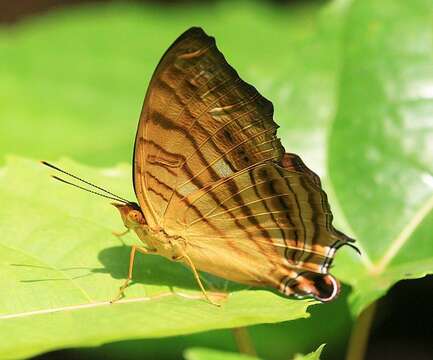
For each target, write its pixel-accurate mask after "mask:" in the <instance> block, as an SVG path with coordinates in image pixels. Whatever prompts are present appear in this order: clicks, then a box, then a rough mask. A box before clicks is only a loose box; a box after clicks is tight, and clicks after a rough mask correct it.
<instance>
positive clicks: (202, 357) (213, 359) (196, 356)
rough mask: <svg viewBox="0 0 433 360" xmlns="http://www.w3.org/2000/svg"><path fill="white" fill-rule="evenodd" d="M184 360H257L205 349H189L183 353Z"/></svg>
mask: <svg viewBox="0 0 433 360" xmlns="http://www.w3.org/2000/svg"><path fill="white" fill-rule="evenodd" d="M184 358H185V360H259V358H257V357H254V356H249V355H245V354H239V353H233V352H228V351H220V350H213V349H207V348H191V349H187V350H185V352H184Z"/></svg>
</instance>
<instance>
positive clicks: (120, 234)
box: [112, 228, 130, 238]
mask: <svg viewBox="0 0 433 360" xmlns="http://www.w3.org/2000/svg"><path fill="white" fill-rule="evenodd" d="M129 231H130V229H129V228H128V229H126V230H125V231H122V232H118V231H112V233H113V235H114V236H117V237H118V238H121V237H122V236H125V235H126V234H127V233H129Z"/></svg>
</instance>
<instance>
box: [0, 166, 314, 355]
mask: <svg viewBox="0 0 433 360" xmlns="http://www.w3.org/2000/svg"><path fill="white" fill-rule="evenodd" d="M58 165H59V166H62V167H64V168H66V169H68V170H70V171H72V172H74V173H77V174H80V176H82V177H84V178H86V179H88V180H90V181H91V182H94V183H96V184H100V185H102V186H104V187H107V188H109V189H110V190H112V191H113V192H115V193H119V194H122V195H126V196H127V197H131V196H132V194H131V193H127V194H125V189H130V188H131V179H130V175H131V172H130V167H129V166H118V167H116V168H109V169H103V170H93V169H91V168H87V167H84V166H79V165H78V164H76V163H74V162H71V161H66V160H65V161H60V162H58ZM50 173H52V171H50V169H47V168H45V167H44V166H43V165H42V164H40V163H37V162H34V161H29V160H23V159H19V158H13V159H10V160H9V161H8V164H7V166H6V167H5V168H4V169H3V170H2V172H1V176H0V202H1V204H6V206H2V207H1V208H0V229H1V234H2V236H1V239H0V274H1V277H0V287H1V288H2V289H7V290H6V291H5V292H4V293H3V294H4V296H2V297H1V298H0V333H2V334H8V336H4V337H1V338H0V358H7V357H14V358H16V357H26V356H30V355H33V354H36V353H39V352H43V351H47V350H50V349H55V348H61V347H73V346H95V345H99V344H102V343H105V342H108V341H115V340H122V339H133V338H143V337H147V338H155V337H163V336H173V335H180V334H188V333H194V332H199V331H206V330H212V329H223V328H231V327H238V326H248V325H252V324H258V323H273V322H280V321H286V320H292V319H297V318H302V317H307V316H308V314H307V313H306V309H307V307H308V306H309V305H310V304H312V303H314V302H312V301H311V300H310V301H309V300H303V301H297V300H289V299H287V298H284V297H282V296H279V295H277V294H274V293H272V292H271V291H266V290H256V289H250V290H248V289H245V288H244V287H240V286H232V285H230V284H228V285H229V288H228V289H229V290H230V292H229V293H228V298H227V299H226V300H225V301H224V302H223V306H222V307H221V308H218V307H216V306H214V305H211V304H209V303H207V302H206V301H204V300H203V299H202V296H201V293H200V291H199V290H197V285H196V283H195V281H194V279H193V277H192V274H191V272H190V271H189V270H188V269H187V268H185V267H183V266H181V265H180V264H177V263H173V262H170V261H168V260H165V259H164V258H162V257H160V256H151V255H149V256H140V257H138V258H137V261H136V264H135V272H134V283H133V284H132V285H131V286H130V287H129V288H128V289H127V290H126V298H125V299H124V300H121V301H119V302H117V303H115V304H110V303H109V300H111V299H112V298H113V297H114V295H115V294H116V293H117V290H118V287H119V286H120V285H121V284H122V282H123V280H124V278H125V276H126V274H127V267H128V263H129V247H128V246H125V245H124V244H123V243H122V242H121V241H120V240H119V239H118V238H116V237H115V236H113V235H112V234H111V231H112V230H120V229H122V227H123V224H122V221H121V219H120V216H119V215H118V214H117V210H116V209H115V208H114V207H112V206H110V205H109V204H108V203H107V200H105V199H102V198H99V197H95V196H93V195H91V194H88V193H86V192H83V191H78V190H77V189H75V188H72V187H69V186H66V185H64V184H62V183H59V182H56V181H52V179H50V178H49V174H50ZM126 240H127V242H128V243H134V242H135V241H137V240H135V237H133V236H132V235H131V236H129V235H128V238H127V239H126ZM206 279H207V284H208V286H209V287H214V288H217V289H219V291H224V287H225V286H226V285H227V283H226V282H223V283H222V284H221V283H218V282H216V279H214V278H212V277H210V276H207V277H206ZM187 296H188V297H187ZM23 329H31V332H32V336H22V333H23V331H24V330H23Z"/></svg>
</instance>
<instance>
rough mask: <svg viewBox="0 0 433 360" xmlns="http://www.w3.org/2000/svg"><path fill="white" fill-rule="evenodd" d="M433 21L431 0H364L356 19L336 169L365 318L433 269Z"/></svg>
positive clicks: (345, 271)
mask: <svg viewBox="0 0 433 360" xmlns="http://www.w3.org/2000/svg"><path fill="white" fill-rule="evenodd" d="M432 23H433V3H432V2H431V1H430V0H416V1H410V2H407V1H395V0H385V1H381V2H380V3H378V2H377V1H374V0H362V1H354V2H353V5H352V6H351V8H350V10H349V12H348V17H347V19H346V26H345V31H344V32H345V38H344V43H343V53H342V63H343V66H342V71H341V76H340V96H339V107H338V114H337V117H336V120H335V122H334V124H333V127H332V131H331V137H330V144H329V167H330V177H331V180H332V187H333V189H334V192H335V195H336V196H337V198H338V202H339V205H340V207H341V210H342V212H343V213H344V216H345V218H346V222H347V225H348V227H347V228H348V229H349V231H350V232H351V233H352V235H354V237H355V238H356V239H357V240H358V245H359V246H360V249H361V251H362V256H361V257H358V256H356V255H355V254H353V255H351V256H349V255H347V254H348V253H347V252H345V254H346V255H347V256H346V259H345V260H343V259H342V258H339V259H338V262H337V266H336V273H337V275H339V277H340V278H342V279H344V280H345V281H347V282H348V283H350V284H351V285H352V286H353V293H352V295H351V303H352V306H353V311H354V312H355V313H356V314H357V313H359V312H360V311H361V310H362V309H363V308H365V307H366V306H367V305H368V304H369V303H371V302H372V301H374V300H375V299H377V298H379V297H380V296H382V295H383V294H385V292H386V291H387V290H388V289H389V287H390V286H392V285H393V284H394V283H395V282H397V281H399V280H401V279H410V278H415V277H421V276H424V275H425V274H428V273H432V272H433V246H432V233H433V212H432V207H433V151H432V144H433V116H432V114H433V66H432V64H433V51H432V38H433V27H432ZM334 204H336V202H333V205H334ZM340 215H343V214H340ZM339 218H340V219H342V216H340V217H339Z"/></svg>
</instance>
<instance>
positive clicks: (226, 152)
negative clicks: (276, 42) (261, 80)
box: [134, 28, 284, 228]
mask: <svg viewBox="0 0 433 360" xmlns="http://www.w3.org/2000/svg"><path fill="white" fill-rule="evenodd" d="M272 114H273V106H272V103H271V102H270V101H268V100H266V99H265V98H264V97H262V96H261V95H260V94H259V93H258V91H257V90H256V89H255V88H254V87H253V86H251V85H249V84H247V83H246V82H244V81H242V80H241V79H240V77H239V75H238V74H237V72H236V71H235V70H234V69H233V68H232V67H231V66H230V65H229V64H228V63H227V62H226V60H225V58H224V56H223V55H222V53H221V52H220V51H219V50H218V49H217V48H216V45H215V40H214V38H212V37H209V36H207V35H206V34H205V33H204V32H203V30H201V29H199V28H191V29H190V30H188V31H186V32H185V33H184V34H183V35H181V36H180V37H179V38H178V39H177V40H176V41H175V42H174V44H173V45H172V46H171V47H170V48H169V49H168V50H167V52H166V53H165V54H164V56H163V57H162V59H161V61H160V63H159V65H158V66H157V68H156V71H155V73H154V75H153V77H152V80H151V83H150V85H149V89H148V92H147V95H146V98H145V102H144V106H143V110H142V113H141V116H140V123H139V126H138V131H137V135H136V141H135V150H134V188H135V191H136V195H137V198H138V200H139V202H140V205H141V207H142V208H143V210H144V212H145V215H146V217H147V221H148V223H149V224H150V225H152V224H153V225H154V226H160V227H163V228H166V227H167V226H168V225H169V224H166V221H165V220H166V219H172V217H171V216H167V214H168V213H169V212H170V211H175V207H176V205H175V204H176V203H177V200H178V198H179V196H182V197H183V196H186V195H188V194H190V193H192V192H194V191H197V190H198V189H200V188H202V187H203V186H205V185H206V184H207V183H209V182H215V181H217V180H219V179H220V178H222V177H226V176H229V175H231V174H233V173H235V172H236V171H238V170H240V169H242V168H244V167H246V166H250V165H252V164H255V163H257V162H260V161H264V160H274V159H275V160H278V159H279V158H280V157H281V156H282V154H283V150H284V149H283V147H282V146H281V143H280V141H279V140H278V139H277V138H276V137H275V133H276V129H277V125H276V124H275V123H274V121H273V120H272Z"/></svg>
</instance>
